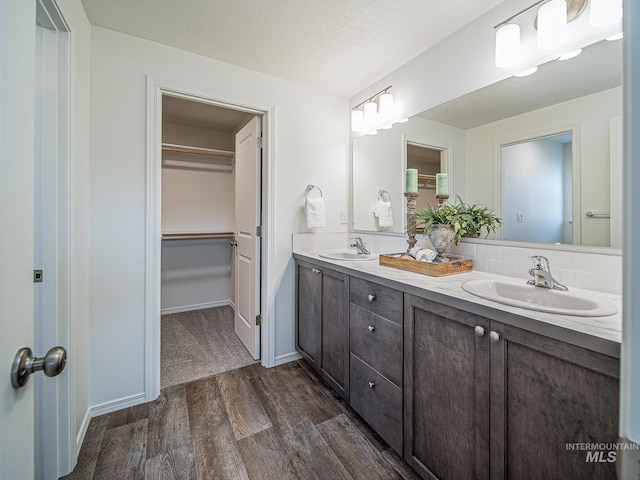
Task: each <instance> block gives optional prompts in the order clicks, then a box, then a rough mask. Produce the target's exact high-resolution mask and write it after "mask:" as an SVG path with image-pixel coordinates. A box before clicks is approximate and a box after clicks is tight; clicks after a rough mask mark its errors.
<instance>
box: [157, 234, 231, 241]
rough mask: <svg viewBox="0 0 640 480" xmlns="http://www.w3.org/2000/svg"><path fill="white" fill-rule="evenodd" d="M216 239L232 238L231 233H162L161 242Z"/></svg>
mask: <svg viewBox="0 0 640 480" xmlns="http://www.w3.org/2000/svg"><path fill="white" fill-rule="evenodd" d="M216 238H234V234H233V232H221V233H163V234H162V240H209V239H216Z"/></svg>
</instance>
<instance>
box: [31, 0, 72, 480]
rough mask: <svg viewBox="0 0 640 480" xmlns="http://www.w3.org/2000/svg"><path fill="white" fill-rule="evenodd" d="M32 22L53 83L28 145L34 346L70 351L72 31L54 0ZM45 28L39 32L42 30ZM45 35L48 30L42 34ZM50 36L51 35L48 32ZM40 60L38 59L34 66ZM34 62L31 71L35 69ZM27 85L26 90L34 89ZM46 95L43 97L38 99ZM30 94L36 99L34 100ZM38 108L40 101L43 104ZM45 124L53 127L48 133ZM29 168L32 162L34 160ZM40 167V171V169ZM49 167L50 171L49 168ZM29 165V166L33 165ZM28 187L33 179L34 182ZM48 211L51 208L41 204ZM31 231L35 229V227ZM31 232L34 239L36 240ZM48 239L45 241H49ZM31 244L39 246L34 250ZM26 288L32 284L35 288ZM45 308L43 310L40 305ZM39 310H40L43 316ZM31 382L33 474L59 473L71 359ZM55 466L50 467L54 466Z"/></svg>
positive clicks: (64, 454)
mask: <svg viewBox="0 0 640 480" xmlns="http://www.w3.org/2000/svg"><path fill="white" fill-rule="evenodd" d="M36 23H38V24H39V25H40V27H41V28H43V34H44V36H43V37H42V38H39V40H38V41H40V42H42V44H41V46H40V47H38V48H42V49H43V50H42V52H43V53H42V55H43V57H38V56H36V60H43V65H46V64H47V63H49V64H50V63H51V62H50V61H49V60H48V58H45V56H47V51H49V52H51V51H53V50H57V59H56V60H55V63H56V65H55V67H54V68H55V70H56V71H55V72H54V74H55V75H56V80H55V81H56V88H55V95H56V98H55V102H56V107H55V112H54V113H53V114H52V115H51V114H46V112H45V115H42V116H41V117H39V118H36V123H35V125H34V129H35V132H36V135H35V142H34V144H35V149H36V153H35V155H34V161H41V162H42V165H43V168H42V167H41V171H40V175H42V178H41V179H40V185H41V186H42V187H43V189H44V190H45V191H48V192H49V193H48V194H47V193H46V192H40V193H38V194H37V197H36V198H38V199H39V200H40V202H34V220H35V221H38V222H41V225H40V226H39V227H38V228H36V227H35V225H34V262H39V263H38V264H34V268H43V269H44V275H43V277H44V281H43V283H42V284H41V285H34V287H35V288H40V289H41V292H40V294H38V295H36V292H34V339H33V346H34V354H35V356H38V357H39V356H44V355H45V353H46V351H47V350H48V349H49V348H50V347H53V346H54V345H62V346H63V347H64V348H66V349H67V351H69V352H73V341H74V338H73V329H72V316H73V315H74V312H73V308H72V305H73V303H72V302H73V299H74V298H75V291H76V288H75V287H76V285H75V281H74V277H73V271H74V268H75V267H74V257H73V254H72V252H73V251H74V248H73V235H72V232H73V231H74V224H75V219H74V209H73V195H74V183H73V178H74V163H73V158H72V145H73V141H72V140H73V129H72V122H73V113H72V112H73V108H72V107H73V98H74V92H73V85H72V72H73V65H72V61H73V60H72V58H73V56H72V50H73V35H72V33H71V29H70V28H69V25H68V24H67V22H66V20H65V19H64V16H63V14H62V12H61V10H60V8H59V6H58V5H57V3H56V0H39V1H38V2H36ZM48 31H49V32H51V33H47V32H48ZM47 37H48V38H47ZM54 37H55V38H54ZM42 68H43V69H45V68H47V67H46V66H43V67H42ZM38 72H39V70H38V69H36V76H37V75H38V74H39V73H38ZM40 72H41V73H42V76H41V77H40V78H36V92H37V91H38V88H44V87H45V86H46V84H45V83H43V82H44V81H46V78H43V77H44V75H46V72H45V71H44V70H40ZM36 92H34V94H35V93H36ZM50 100H51V99H45V102H47V101H50ZM37 102H38V100H37V99H36V104H38V103H37ZM45 108H47V107H46V106H45ZM51 132H54V133H53V134H52V133H51ZM37 149H41V150H47V151H53V154H52V155H54V156H55V159H54V160H50V162H52V163H53V165H51V164H50V166H49V167H47V166H46V163H47V160H45V159H44V157H43V156H42V155H38V153H37ZM34 168H35V165H34ZM47 170H48V173H47ZM52 170H54V171H52ZM36 171H37V170H36ZM34 188H38V185H36V184H35V183H34ZM43 200H44V201H45V202H46V204H47V205H48V206H49V207H51V202H53V203H55V209H54V210H53V211H54V212H55V213H53V214H52V213H47V209H45V208H44V205H43V204H42V203H41V202H42V201H43ZM48 211H49V212H51V211H52V210H51V208H49V209H48ZM38 232H39V233H38ZM36 240H38V242H39V243H40V245H38V243H36ZM49 240H53V243H51V242H49ZM36 250H38V251H39V253H38V255H36V252H35V251H36ZM35 288H34V290H35ZM43 308H45V309H47V312H48V314H46V313H44V312H43ZM45 315H46V316H45ZM33 382H34V385H35V387H34V388H35V404H34V407H35V408H34V414H35V432H34V435H35V436H36V440H35V442H34V456H35V473H36V476H43V477H48V476H50V475H51V474H52V473H53V474H55V475H56V476H61V475H66V474H67V473H68V472H70V471H71V470H72V469H73V466H74V465H75V463H76V459H77V457H78V452H79V449H80V443H78V438H75V436H74V433H73V432H74V424H75V422H74V413H73V412H75V408H76V407H75V400H76V399H75V396H74V395H72V391H73V390H74V385H75V382H76V378H75V377H74V375H73V364H68V365H67V368H66V369H65V371H63V372H62V373H61V374H60V375H59V376H57V377H55V378H54V379H48V378H45V377H44V375H37V376H36V377H34V379H33ZM46 438H49V439H51V438H55V440H56V441H55V442H51V441H49V442H47V441H45V439H46ZM54 470H55V471H54Z"/></svg>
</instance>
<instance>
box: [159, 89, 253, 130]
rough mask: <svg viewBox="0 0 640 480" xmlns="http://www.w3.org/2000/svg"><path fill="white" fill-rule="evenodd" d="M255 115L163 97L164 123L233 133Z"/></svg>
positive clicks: (167, 96) (182, 99)
mask: <svg viewBox="0 0 640 480" xmlns="http://www.w3.org/2000/svg"><path fill="white" fill-rule="evenodd" d="M252 116H253V115H252V114H250V113H247V112H242V111H239V110H232V109H230V108H224V107H219V106H217V105H211V104H208V103H201V102H197V101H192V100H187V99H184V98H178V97H172V96H169V95H163V96H162V121H163V122H170V123H178V124H180V125H190V126H192V127H200V128H208V129H210V130H218V131H220V132H227V133H233V132H235V131H236V130H237V129H238V128H239V127H240V126H242V125H244V124H245V123H247V122H248V121H249V119H250V118H251V117H252Z"/></svg>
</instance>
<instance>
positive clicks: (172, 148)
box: [162, 143, 234, 158]
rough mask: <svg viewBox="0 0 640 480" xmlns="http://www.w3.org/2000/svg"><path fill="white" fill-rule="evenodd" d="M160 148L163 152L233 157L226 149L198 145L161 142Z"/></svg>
mask: <svg viewBox="0 0 640 480" xmlns="http://www.w3.org/2000/svg"><path fill="white" fill-rule="evenodd" d="M162 150H163V151H164V152H177V153H190V154H194V155H206V156H209V157H223V158H233V157H234V153H233V152H227V151H226V150H214V149H211V148H199V147H183V146H180V145H172V144H169V143H163V144H162Z"/></svg>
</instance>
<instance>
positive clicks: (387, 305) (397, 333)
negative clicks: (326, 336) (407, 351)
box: [349, 277, 403, 455]
mask: <svg viewBox="0 0 640 480" xmlns="http://www.w3.org/2000/svg"><path fill="white" fill-rule="evenodd" d="M349 297H350V301H351V307H350V320H349V323H350V330H349V331H350V350H351V365H350V372H351V373H350V382H351V406H352V407H353V409H354V410H355V411H356V412H358V413H359V414H360V416H361V417H362V418H363V419H364V420H365V421H366V422H367V423H368V424H369V425H371V427H373V429H374V430H375V431H376V432H378V434H379V435H380V436H381V437H382V438H383V439H384V440H385V441H386V442H387V443H388V444H389V446H391V448H393V449H394V450H395V451H396V452H398V453H399V454H400V455H402V380H403V379H402V357H403V356H402V351H403V349H402V324H403V321H402V316H403V308H402V305H403V293H402V292H401V291H399V290H394V289H393V288H389V287H385V286H383V285H379V284H377V283H374V282H369V281H366V280H362V279H360V278H353V277H352V278H351V282H350V295H349Z"/></svg>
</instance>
